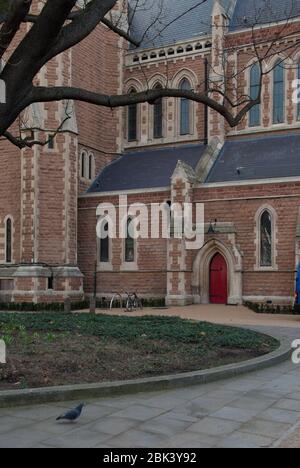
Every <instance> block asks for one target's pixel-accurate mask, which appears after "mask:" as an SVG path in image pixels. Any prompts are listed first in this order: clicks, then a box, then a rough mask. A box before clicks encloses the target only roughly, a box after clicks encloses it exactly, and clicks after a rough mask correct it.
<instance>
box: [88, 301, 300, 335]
mask: <svg viewBox="0 0 300 468" xmlns="http://www.w3.org/2000/svg"><path fill="white" fill-rule="evenodd" d="M97 313H100V314H103V313H104V314H110V315H129V316H142V315H149V314H151V315H167V316H174V315H176V316H178V317H182V318H185V319H194V320H203V321H208V322H212V323H222V324H227V325H251V326H257V325H259V326H268V327H293V328H295V327H299V328H300V315H272V314H256V313H255V312H253V311H252V310H250V309H248V308H247V307H244V306H224V305H212V304H209V305H192V306H188V307H170V308H168V309H163V308H161V309H144V310H143V311H137V312H129V313H126V312H123V311H120V310H119V309H115V310H112V311H111V310H100V309H98V311H97ZM299 338H300V337H299Z"/></svg>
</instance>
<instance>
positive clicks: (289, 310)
mask: <svg viewBox="0 0 300 468" xmlns="http://www.w3.org/2000/svg"><path fill="white" fill-rule="evenodd" d="M244 306H246V307H248V309H250V310H253V312H256V313H257V314H271V315H300V310H297V309H296V308H295V307H293V306H288V305H286V306H285V305H274V304H267V303H264V304H263V303H259V302H250V301H246V302H244Z"/></svg>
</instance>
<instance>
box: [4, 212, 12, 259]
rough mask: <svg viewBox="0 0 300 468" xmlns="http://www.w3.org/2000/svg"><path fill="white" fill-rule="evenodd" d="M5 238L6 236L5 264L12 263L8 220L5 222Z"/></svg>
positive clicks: (10, 232) (10, 226)
mask: <svg viewBox="0 0 300 468" xmlns="http://www.w3.org/2000/svg"><path fill="white" fill-rule="evenodd" d="M5 236H6V246H5V256H6V263H11V261H12V222H11V219H10V218H8V219H7V221H6V233H5Z"/></svg>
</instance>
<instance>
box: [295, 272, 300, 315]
mask: <svg viewBox="0 0 300 468" xmlns="http://www.w3.org/2000/svg"><path fill="white" fill-rule="evenodd" d="M295 310H296V311H297V312H300V263H299V265H298V270H297V277H296V291H295Z"/></svg>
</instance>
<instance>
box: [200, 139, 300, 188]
mask: <svg viewBox="0 0 300 468" xmlns="http://www.w3.org/2000/svg"><path fill="white" fill-rule="evenodd" d="M293 176H300V134H298V135H280V136H273V137H266V138H254V139H251V140H248V139H247V140H235V141H227V142H226V143H225V145H224V146H223V149H222V150H221V152H220V155H219V157H218V159H217V160H216V163H215V165H214V166H213V168H212V170H211V171H210V174H209V175H208V177H207V179H206V183H214V182H238V181H247V180H254V179H273V178H283V177H293Z"/></svg>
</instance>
